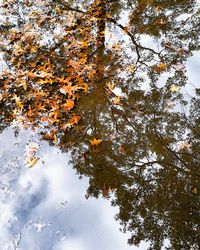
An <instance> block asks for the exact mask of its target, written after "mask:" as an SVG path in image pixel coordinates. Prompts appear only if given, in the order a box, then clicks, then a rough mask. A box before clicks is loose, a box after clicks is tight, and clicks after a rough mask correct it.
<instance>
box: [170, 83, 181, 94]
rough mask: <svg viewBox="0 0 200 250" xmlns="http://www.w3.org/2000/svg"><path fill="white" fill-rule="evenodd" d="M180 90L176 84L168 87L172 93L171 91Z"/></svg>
mask: <svg viewBox="0 0 200 250" xmlns="http://www.w3.org/2000/svg"><path fill="white" fill-rule="evenodd" d="M179 90H180V87H179V86H177V85H172V86H171V87H170V91H171V92H172V93H173V92H178V91H179Z"/></svg>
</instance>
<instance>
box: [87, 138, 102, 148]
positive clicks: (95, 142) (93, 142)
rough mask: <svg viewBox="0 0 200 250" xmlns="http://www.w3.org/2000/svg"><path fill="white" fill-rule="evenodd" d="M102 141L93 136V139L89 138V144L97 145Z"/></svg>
mask: <svg viewBox="0 0 200 250" xmlns="http://www.w3.org/2000/svg"><path fill="white" fill-rule="evenodd" d="M101 143H102V140H100V139H96V138H94V139H93V140H90V145H91V146H98V145H99V144H101Z"/></svg>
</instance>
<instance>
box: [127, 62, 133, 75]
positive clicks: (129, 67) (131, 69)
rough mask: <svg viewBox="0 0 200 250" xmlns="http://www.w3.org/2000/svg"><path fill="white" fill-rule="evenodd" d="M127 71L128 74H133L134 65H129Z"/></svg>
mask: <svg viewBox="0 0 200 250" xmlns="http://www.w3.org/2000/svg"><path fill="white" fill-rule="evenodd" d="M127 69H128V71H129V72H130V73H133V72H134V71H135V65H134V64H129V65H128V66H127Z"/></svg>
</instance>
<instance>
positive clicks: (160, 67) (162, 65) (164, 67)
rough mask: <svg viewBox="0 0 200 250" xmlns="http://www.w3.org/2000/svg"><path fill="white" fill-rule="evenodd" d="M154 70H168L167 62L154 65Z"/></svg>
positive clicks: (157, 71)
mask: <svg viewBox="0 0 200 250" xmlns="http://www.w3.org/2000/svg"><path fill="white" fill-rule="evenodd" d="M152 69H153V71H155V72H156V73H161V72H163V71H166V70H167V64H166V63H160V64H158V65H154V66H153V67H152Z"/></svg>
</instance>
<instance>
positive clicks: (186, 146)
mask: <svg viewBox="0 0 200 250" xmlns="http://www.w3.org/2000/svg"><path fill="white" fill-rule="evenodd" d="M123 10H126V12H127V14H128V21H127V22H126V23H125V21H124V20H123V18H121V17H123ZM1 11H2V13H5V15H4V17H3V19H2V23H1V25H0V30H1V35H0V39H1V40H0V44H1V45H0V47H1V51H2V54H3V59H4V63H6V66H5V69H4V70H3V71H2V73H1V76H0V100H1V111H0V116H1V123H2V127H5V126H6V125H9V124H10V123H12V125H14V126H17V125H18V126H21V127H29V126H31V127H32V128H34V129H35V128H38V131H39V132H40V133H41V135H42V137H43V139H45V140H48V141H50V142H51V143H52V144H56V145H58V146H59V147H60V148H62V149H63V151H70V152H72V154H73V164H74V168H76V170H77V172H78V173H79V174H80V175H86V176H89V177H90V186H89V188H88V192H87V197H89V196H94V197H99V195H100V194H102V195H103V196H104V197H110V195H111V193H112V192H114V197H113V201H112V204H113V205H118V206H119V209H120V211H119V214H118V216H117V218H118V219H119V220H120V222H121V224H122V226H123V230H124V231H126V230H129V231H131V232H132V237H131V239H130V240H129V243H130V244H136V245H137V244H139V243H140V241H141V240H147V241H150V242H151V244H152V249H160V248H161V246H162V245H163V242H164V240H165V239H166V238H167V239H169V240H170V244H171V246H170V247H171V248H170V249H192V248H193V249H197V248H198V243H199V241H200V237H199V228H200V225H199V211H198V210H199V209H198V207H199V203H200V201H199V184H198V183H199V175H200V173H199V169H198V163H199V154H198V152H199V132H198V131H199V118H198V117H199V113H198V112H197V110H198V106H199V99H198V96H194V97H193V98H192V100H191V106H190V111H189V114H187V113H185V112H181V111H180V110H178V109H177V108H176V106H177V104H179V106H181V107H182V109H183V110H184V108H186V107H187V102H186V100H185V99H184V96H183V94H182V93H181V90H182V89H183V88H184V86H185V85H186V84H187V76H186V70H185V62H186V61H187V59H188V57H190V56H191V55H192V53H193V51H196V50H198V49H199V44H200V43H199V36H198V33H199V29H200V24H199V17H198V8H197V6H196V1H194V0H184V1H181V0H177V1H170V0H168V1H164V0H163V1H157V0H150V1H147V0H142V1H139V0H135V1H131V0H129V1H119V0H118V1H108V0H103V1H98V0H95V1H81V2H79V1H68V2H67V1H62V0H56V1H51V0H50V1H45V0H40V1H38V2H37V3H35V1H32V0H28V1H23V0H21V1H15V0H10V1H8V0H7V1H4V2H3V4H2V6H1ZM186 13H187V16H186V15H185V14H186ZM120 18H121V20H120ZM119 20H120V21H119ZM122 23H125V24H122ZM118 33H120V35H119V36H118V35H117V34H118ZM145 37H148V39H149V40H150V41H153V43H152V42H151V47H150V46H148V45H146V43H145V41H144V40H145V39H144V38H145ZM155 43H156V46H153V45H154V44H155ZM166 75H167V76H166ZM162 76H166V79H167V80H166V81H165V80H162V79H164V78H161V77H162ZM163 81H164V82H163ZM161 82H162V84H161ZM144 83H145V84H146V85H145V90H144ZM197 93H198V91H197ZM36 160H37V158H36V157H35V151H34V153H32V154H31V156H30V157H29V165H30V166H34V165H35V161H36Z"/></svg>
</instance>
